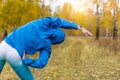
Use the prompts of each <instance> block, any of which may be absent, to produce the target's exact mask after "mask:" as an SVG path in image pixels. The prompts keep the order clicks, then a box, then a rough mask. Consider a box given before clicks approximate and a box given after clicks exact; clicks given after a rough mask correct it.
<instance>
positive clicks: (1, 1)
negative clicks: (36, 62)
mask: <svg viewBox="0 0 120 80" xmlns="http://www.w3.org/2000/svg"><path fill="white" fill-rule="evenodd" d="M46 16H53V17H60V18H64V19H66V20H70V21H73V22H75V23H77V24H79V25H81V26H83V27H85V28H86V29H88V30H89V31H90V32H92V34H93V35H94V36H93V37H84V35H83V34H82V33H81V32H80V31H77V30H64V31H65V32H66V35H67V38H66V40H65V42H64V43H62V44H60V45H56V46H53V52H52V55H51V58H50V60H49V63H48V65H47V66H46V67H45V68H43V69H33V68H30V69H31V71H32V73H33V75H34V76H35V80H67V79H68V80H120V0H0V41H2V40H3V39H4V38H5V37H6V35H7V34H9V33H10V32H11V31H13V30H14V29H16V28H18V27H20V26H22V25H24V24H26V23H27V22H29V21H32V20H35V19H39V18H42V17H46ZM37 55H38V53H37V54H36V55H34V57H31V56H30V55H28V56H30V57H31V58H36V56H37ZM0 80H19V78H18V77H17V75H16V74H15V72H14V71H13V70H12V69H11V67H10V66H9V65H8V63H7V64H6V65H5V68H4V69H3V72H2V74H1V75H0Z"/></svg>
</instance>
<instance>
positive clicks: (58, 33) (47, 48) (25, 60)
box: [0, 17, 92, 80]
mask: <svg viewBox="0 0 120 80" xmlns="http://www.w3.org/2000/svg"><path fill="white" fill-rule="evenodd" d="M60 28H64V29H76V30H81V31H82V32H83V33H84V34H85V35H86V36H92V33H90V32H89V31H88V30H86V29H85V28H83V27H80V26H79V25H77V24H76V23H74V22H71V21H67V20H65V19H62V18H58V17H44V18H40V19H37V20H33V21H31V22H28V23H27V24H25V25H23V26H21V27H19V28H17V29H16V30H14V31H12V32H11V33H10V34H9V35H8V36H7V37H6V38H5V39H4V40H3V41H2V42H1V44H0V73H1V72H2V69H3V67H4V64H5V62H6V61H7V62H8V63H9V65H10V66H11V67H12V68H13V70H14V71H15V72H16V74H17V75H18V76H19V78H20V79H21V80H34V77H33V75H32V73H31V71H30V69H29V68H28V67H29V66H30V67H33V68H43V67H45V65H46V64H47V63H48V60H49V58H50V55H51V51H52V49H51V46H52V45H55V44H60V43H62V42H63V41H64V39H65V33H64V31H63V30H61V29H60ZM37 51H40V54H39V57H38V58H37V59H31V58H29V57H27V56H25V55H26V54H30V55H32V54H35V53H36V52H37Z"/></svg>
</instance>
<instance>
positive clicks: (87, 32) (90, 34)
mask: <svg viewBox="0 0 120 80" xmlns="http://www.w3.org/2000/svg"><path fill="white" fill-rule="evenodd" d="M78 29H79V30H81V32H82V33H83V34H84V35H85V36H93V34H92V33H91V32H89V31H88V30H87V29H85V28H83V27H80V26H78Z"/></svg>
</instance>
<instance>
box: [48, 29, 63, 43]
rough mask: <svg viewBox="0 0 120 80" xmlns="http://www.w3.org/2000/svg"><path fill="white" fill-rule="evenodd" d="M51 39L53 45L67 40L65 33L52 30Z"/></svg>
mask: <svg viewBox="0 0 120 80" xmlns="http://www.w3.org/2000/svg"><path fill="white" fill-rule="evenodd" d="M50 39H51V42H52V44H53V45H55V44H59V43H62V42H63V41H64V39H65V33H64V31H62V30H61V29H52V36H51V37H50Z"/></svg>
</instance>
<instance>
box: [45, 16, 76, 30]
mask: <svg viewBox="0 0 120 80" xmlns="http://www.w3.org/2000/svg"><path fill="white" fill-rule="evenodd" d="M43 21H44V22H43V23H48V24H49V25H48V26H49V27H50V28H64V29H78V25H77V24H76V23H74V22H71V21H68V20H65V19H62V18H58V17H46V18H45V19H44V20H43Z"/></svg>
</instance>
